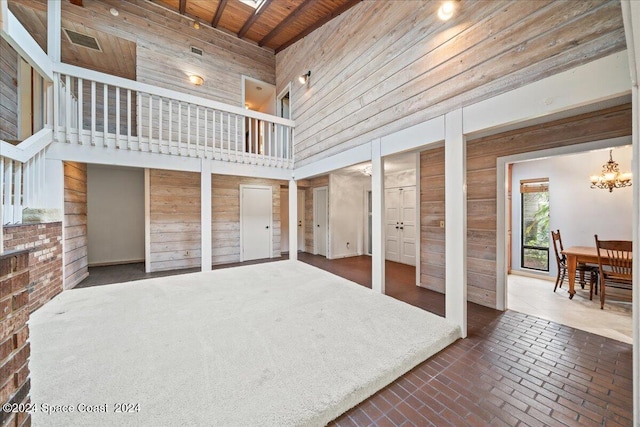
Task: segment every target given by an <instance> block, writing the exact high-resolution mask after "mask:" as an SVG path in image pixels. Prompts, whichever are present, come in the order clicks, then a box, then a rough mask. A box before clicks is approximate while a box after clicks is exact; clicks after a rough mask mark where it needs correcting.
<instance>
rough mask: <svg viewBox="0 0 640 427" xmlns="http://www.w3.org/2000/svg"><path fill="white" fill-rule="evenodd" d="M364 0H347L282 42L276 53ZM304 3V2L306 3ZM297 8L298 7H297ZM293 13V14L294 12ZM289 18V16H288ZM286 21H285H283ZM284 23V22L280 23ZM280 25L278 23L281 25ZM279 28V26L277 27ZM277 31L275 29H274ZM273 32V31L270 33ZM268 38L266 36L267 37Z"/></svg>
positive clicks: (308, 0)
mask: <svg viewBox="0 0 640 427" xmlns="http://www.w3.org/2000/svg"><path fill="white" fill-rule="evenodd" d="M310 1H313V0H307V1H305V3H307V2H310ZM361 1H362V0H350V1H348V2H346V3H345V4H343V5H342V6H340V7H339V8H338V9H336V10H334V11H333V12H331V13H330V14H329V15H327V16H325V17H324V18H322V19H319V20H318V21H316V22H314V23H313V25H311V26H310V27H308V28H307V29H306V30H304V31H303V32H301V33H300V34H298V35H297V36H295V37H294V38H292V39H291V40H289V41H287V42H285V43H283V44H281V45H280V46H278V47H277V48H276V49H275V51H276V53H278V52H280V51H281V50H284V49H286V48H288V47H289V46H291V45H292V44H294V43H295V42H297V41H298V40H300V39H302V38H304V37H305V36H307V35H309V34H311V33H312V32H313V31H314V30H316V29H318V28H320V27H322V26H323V25H324V24H326V23H327V22H329V21H331V20H332V19H333V18H335V17H336V16H338V15H341V14H342V13H344V12H346V11H347V10H349V9H351V8H352V7H353V6H355V5H356V4H358V3H360V2H361ZM305 3H303V4H305ZM296 10H297V9H296ZM292 15H293V14H292ZM287 18H288V17H287ZM282 22H284V21H282ZM280 24H282V23H280ZM279 26H280V25H278V27H279ZM276 28H277V27H276ZM274 31H275V30H274ZM272 32H273V31H272ZM269 34H271V33H269ZM269 34H267V37H268V36H269ZM265 38H266V37H265ZM263 41H264V39H262V40H261V41H260V43H262V42H263ZM260 46H262V44H260Z"/></svg>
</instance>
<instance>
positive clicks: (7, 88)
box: [0, 37, 19, 141]
mask: <svg viewBox="0 0 640 427" xmlns="http://www.w3.org/2000/svg"><path fill="white" fill-rule="evenodd" d="M18 58H19V56H18V52H16V51H15V50H14V49H13V48H12V47H11V46H10V45H9V43H7V42H6V41H5V39H3V38H1V37H0V139H1V140H3V141H15V140H17V139H18Z"/></svg>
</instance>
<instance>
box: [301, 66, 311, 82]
mask: <svg viewBox="0 0 640 427" xmlns="http://www.w3.org/2000/svg"><path fill="white" fill-rule="evenodd" d="M309 77H311V70H309V71H307V72H306V73H304V74H303V75H301V76H300V77H298V81H299V82H300V84H301V85H303V84H305V83H306V82H307V81H308V80H309Z"/></svg>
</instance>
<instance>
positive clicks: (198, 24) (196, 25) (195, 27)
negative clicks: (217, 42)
mask: <svg viewBox="0 0 640 427" xmlns="http://www.w3.org/2000/svg"><path fill="white" fill-rule="evenodd" d="M193 28H194V29H196V30H199V29H200V23H199V22H198V21H193Z"/></svg>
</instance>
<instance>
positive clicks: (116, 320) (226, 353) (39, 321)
mask: <svg viewBox="0 0 640 427" xmlns="http://www.w3.org/2000/svg"><path fill="white" fill-rule="evenodd" d="M29 324H30V329H31V339H30V340H31V360H30V364H29V366H30V369H31V378H32V380H31V381H32V382H31V384H32V388H31V400H32V402H33V403H34V404H36V407H37V412H36V413H34V414H33V424H34V425H35V426H55V425H60V426H62V425H64V426H72V425H77V426H79V425H82V426H87V425H144V426H176V425H211V426H213V425H215V426H245V425H246V426H293V425H300V426H307V425H323V424H326V423H327V422H329V421H331V420H332V419H334V418H335V417H337V416H338V415H340V414H341V413H343V412H345V411H346V410H348V409H349V408H351V407H352V406H354V405H356V404H357V403H359V402H360V401H362V400H364V399H365V398H367V397H368V396H370V395H372V394H373V393H375V392H376V391H377V390H379V389H381V388H382V387H384V386H385V385H387V384H389V383H391V382H392V381H393V380H394V379H396V378H397V377H398V376H400V375H401V374H403V373H405V372H406V371H408V370H410V369H411V368H413V367H414V366H415V365H417V364H419V363H420V362H422V361H424V360H426V359H427V358H428V357H430V356H432V355H433V354H435V353H437V352H438V351H440V350H441V349H443V348H444V347H446V346H447V345H449V344H450V343H452V342H453V341H455V340H456V339H457V338H458V337H459V330H458V328H457V327H454V326H452V325H451V324H449V323H448V322H446V321H445V320H444V319H442V318H440V317H438V316H435V315H433V314H431V313H428V312H426V311H423V310H420V309H418V308H415V307H412V306H410V305H408V304H405V303H402V302H400V301H397V300H395V299H393V298H390V297H386V296H383V295H380V294H377V293H375V292H373V291H371V290H369V289H367V288H364V287H362V286H360V285H357V284H355V283H352V282H350V281H348V280H345V279H342V278H340V277H337V276H334V275H332V274H330V273H327V272H325V271H322V270H319V269H316V268H314V267H311V266H309V265H306V264H303V263H301V262H294V261H281V262H275V263H269V264H261V265H253V266H246V267H239V268H231V269H224V270H217V271H213V272H208V273H193V274H187V275H181V276H171V277H163V278H157V279H149V280H144V281H139V282H130V283H123V284H117V285H109V286H101V287H95V288H86V289H77V290H71V291H67V292H63V293H62V294H60V295H58V296H57V297H56V298H54V299H53V300H52V301H51V302H49V303H48V304H46V305H45V306H44V307H42V308H41V309H40V310H38V311H37V312H35V313H34V314H33V315H32V317H31V320H30V322H29ZM117 403H132V404H136V403H137V404H139V411H138V412H133V413H113V411H114V405H115V404H117ZM43 404H47V405H71V407H72V408H73V411H74V412H72V413H57V414H51V415H47V414H44V413H42V409H45V407H44V406H43ZM78 404H87V405H105V404H106V406H107V411H108V412H107V413H79V412H78ZM81 408H82V407H81Z"/></svg>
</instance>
